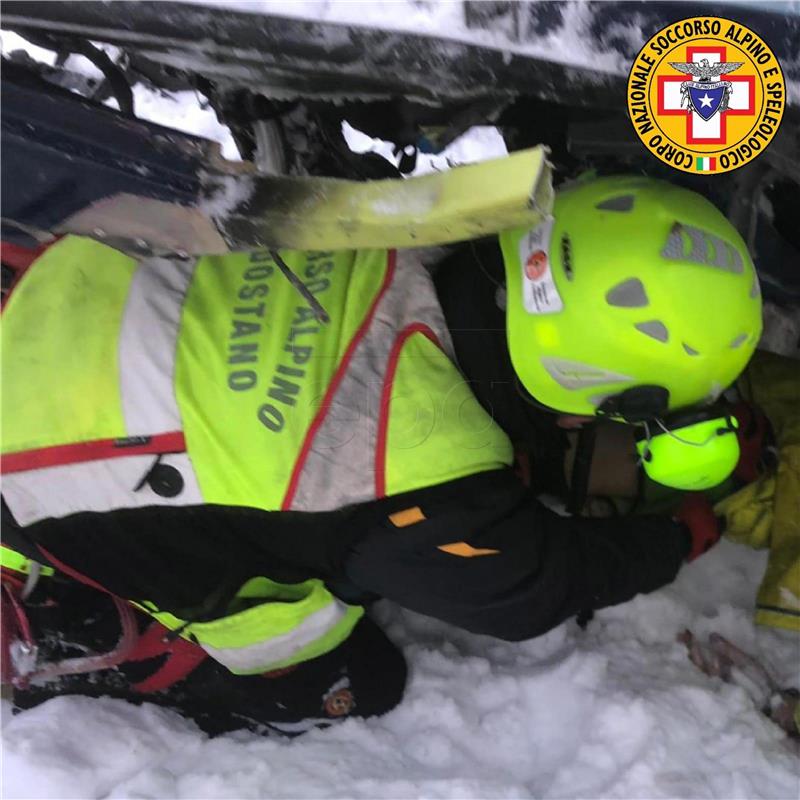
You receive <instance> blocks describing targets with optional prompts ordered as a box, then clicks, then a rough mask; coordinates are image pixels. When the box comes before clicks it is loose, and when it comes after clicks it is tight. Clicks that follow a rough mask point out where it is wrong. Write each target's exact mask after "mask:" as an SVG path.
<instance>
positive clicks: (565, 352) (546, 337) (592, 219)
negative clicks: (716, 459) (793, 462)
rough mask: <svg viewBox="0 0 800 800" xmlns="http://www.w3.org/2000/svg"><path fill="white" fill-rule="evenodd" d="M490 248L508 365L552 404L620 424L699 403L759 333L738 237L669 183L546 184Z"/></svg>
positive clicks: (750, 270)
mask: <svg viewBox="0 0 800 800" xmlns="http://www.w3.org/2000/svg"><path fill="white" fill-rule="evenodd" d="M500 244H501V248H502V250H503V258H504V261H505V266H506V279H507V306H506V322H507V334H508V346H509V351H510V354H511V360H512V362H513V365H514V370H515V372H516V373H517V376H518V377H519V380H520V382H521V383H522V385H523V386H524V387H525V389H526V390H527V392H528V393H529V394H530V395H531V396H532V397H533V398H534V399H535V400H536V401H537V402H539V403H541V404H542V405H544V406H547V407H549V408H551V409H554V410H556V411H559V412H562V413H568V414H580V415H591V414H595V413H607V414H609V415H610V416H612V417H617V418H622V419H628V421H632V422H633V421H638V420H644V419H648V418H650V419H652V418H655V417H659V416H663V415H664V414H665V413H667V412H668V411H674V410H676V409H683V408H687V407H690V406H694V405H696V404H707V403H710V402H712V401H713V400H715V399H716V398H717V397H718V396H719V394H720V393H721V392H722V391H723V390H724V389H725V388H726V387H728V386H729V385H730V384H731V383H732V382H733V381H734V380H735V379H736V377H737V376H738V375H739V373H740V372H741V371H742V370H743V368H744V367H745V365H746V364H747V362H748V360H749V359H750V356H751V355H752V353H753V350H754V349H755V346H756V343H757V342H758V339H759V336H760V334H761V324H762V323H761V296H760V291H759V285H758V278H757V277H756V271H755V268H754V267H753V262H752V261H751V259H750V256H749V254H748V252H747V247H746V246H745V243H744V242H743V240H742V238H741V236H740V235H739V234H738V233H737V231H736V229H735V228H734V227H733V225H731V223H730V222H728V220H727V219H726V218H725V217H724V216H723V214H722V213H721V212H720V211H719V210H718V209H717V208H716V207H715V206H713V205H712V204H711V203H710V202H709V201H708V200H706V199H705V198H704V197H703V196H702V195H699V194H697V193H696V192H692V191H689V190H687V189H683V188H680V187H678V186H674V185H672V184H670V183H667V182H664V181H659V180H654V179H652V178H647V177H640V176H630V177H626V176H618V177H607V178H596V179H591V180H587V181H584V182H579V183H575V184H573V185H571V186H569V187H567V188H564V189H562V190H561V191H559V192H557V194H556V197H555V202H554V206H553V212H552V216H550V217H547V218H546V219H545V220H544V221H543V222H542V223H541V224H540V225H538V226H536V227H535V228H533V229H528V228H517V229H513V230H509V231H506V232H504V233H502V234H501V235H500ZM620 397H624V398H628V399H629V400H631V401H632V402H630V403H627V406H626V404H624V403H623V404H621V405H620V404H619V403H618V402H617V401H618V399H619V398H620ZM626 407H627V408H633V409H634V410H635V413H634V414H628V413H626V411H625V408H626ZM731 438H734V437H731Z"/></svg>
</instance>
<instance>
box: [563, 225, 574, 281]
mask: <svg viewBox="0 0 800 800" xmlns="http://www.w3.org/2000/svg"><path fill="white" fill-rule="evenodd" d="M561 264H562V265H563V267H564V273H565V274H566V276H567V279H568V280H572V275H573V272H572V242H571V241H570V238H569V236H567V234H566V233H565V234H564V235H563V236H562V237H561Z"/></svg>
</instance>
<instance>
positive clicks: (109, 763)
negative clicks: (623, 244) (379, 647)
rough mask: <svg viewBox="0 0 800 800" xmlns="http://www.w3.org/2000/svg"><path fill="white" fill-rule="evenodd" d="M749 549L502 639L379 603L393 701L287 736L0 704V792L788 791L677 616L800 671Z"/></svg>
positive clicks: (83, 706)
mask: <svg viewBox="0 0 800 800" xmlns="http://www.w3.org/2000/svg"><path fill="white" fill-rule="evenodd" d="M764 565H765V557H764V554H763V553H758V552H755V551H752V550H750V549H748V548H745V547H743V546H740V545H734V544H731V543H728V542H723V543H721V544H720V545H719V546H718V547H717V548H716V549H715V550H714V551H713V552H711V553H709V554H708V555H707V556H704V557H703V558H701V559H699V560H698V561H697V562H695V563H694V564H692V565H691V566H688V567H686V568H685V569H684V570H683V571H682V572H681V574H680V575H679V577H678V580H677V581H676V582H675V583H674V584H672V585H671V586H669V587H667V588H665V589H662V590H661V591H658V592H655V593H654V594H651V595H647V596H640V597H637V598H636V599H634V600H633V601H631V602H629V603H626V604H624V605H621V606H617V607H615V608H611V609H607V610H605V611H601V612H599V613H598V614H597V616H596V618H595V619H594V621H593V622H591V623H590V624H589V627H588V629H587V630H586V631H585V632H583V631H581V630H580V628H578V627H577V626H576V625H575V623H573V622H569V623H566V624H564V625H562V626H561V627H559V628H557V629H556V630H554V631H552V632H551V633H549V634H547V635H546V636H543V637H540V638H539V639H535V640H533V641H529V642H524V643H520V644H511V643H506V642H501V641H498V640H495V639H490V638H487V637H483V636H475V635H471V634H468V633H465V632H464V631H460V630H457V629H455V628H452V627H449V626H447V625H445V624H443V623H439V622H436V621H434V620H431V619H429V618H426V617H422V616H419V615H416V614H412V613H410V612H406V611H402V610H400V609H399V608H397V607H395V606H393V605H391V604H388V603H381V604H379V606H378V607H377V608H376V610H375V613H376V615H377V617H378V619H379V621H380V622H381V623H382V624H383V625H384V627H385V628H386V630H387V632H388V633H389V635H390V636H391V637H392V639H393V640H394V641H396V642H398V643H399V644H400V645H402V647H403V649H404V651H405V654H406V657H407V658H408V661H409V663H410V667H411V669H410V680H409V685H408V690H407V694H406V698H405V700H404V701H403V702H402V704H401V705H400V706H399V707H398V708H396V709H395V710H394V711H392V712H390V713H389V714H387V715H386V716H384V717H382V718H379V719H372V720H366V721H365V720H357V719H351V720H348V721H346V722H344V723H342V724H340V725H338V726H336V727H333V728H329V729H327V730H319V731H312V732H311V733H308V734H305V735H304V736H301V737H300V738H297V739H294V740H286V739H278V738H275V739H273V738H262V737H259V736H256V735H253V734H249V733H237V734H230V735H226V736H222V737H219V738H216V739H209V738H208V737H206V736H205V735H204V734H202V733H201V732H200V731H199V730H198V729H197V728H195V727H194V725H193V724H192V723H191V722H187V721H186V720H184V719H182V718H181V717H179V716H178V715H176V714H174V713H172V712H168V711H164V710H162V709H158V708H155V707H153V706H142V707H136V706H133V705H128V704H126V703H124V702H122V701H116V700H93V699H88V698H69V697H62V698H56V699H54V700H50V701H48V702H47V703H45V704H44V705H42V706H39V707H38V708H36V709H32V710H30V711H27V712H24V713H22V714H20V715H18V716H15V717H11V715H10V714H9V713H8V711H9V709H8V704H6V707H5V708H4V712H5V713H4V727H3V745H4V758H3V774H2V777H3V796H4V797H5V798H6V799H7V800H11V798H72V797H74V798H101V797H113V798H168V797H169V798H172V797H174V798H317V797H336V798H338V797H353V798H375V797H386V798H423V797H424V798H434V797H437V798H489V797H493V798H494V797H496V798H512V797H513V798H518V797H549V798H571V797H582V798H600V797H602V798H672V797H682V798H748V800H749V799H751V798H770V799H775V798H787V800H792V799H793V798H797V797H798V796H800V759H798V758H797V756H796V755H794V754H792V753H791V752H790V751H789V750H788V749H787V746H786V739H785V738H784V735H783V734H782V733H781V732H780V731H779V730H778V729H777V728H776V727H775V726H774V725H773V724H772V723H770V722H769V721H768V720H767V719H766V718H765V717H764V716H762V715H761V714H760V713H759V711H758V710H757V709H756V708H755V707H754V705H753V703H752V702H751V700H750V699H749V697H748V696H747V695H746V693H745V692H744V691H743V690H742V689H741V688H739V687H737V686H732V685H730V684H725V683H721V682H720V681H719V680H718V679H712V678H708V677H706V676H705V675H703V674H702V673H701V672H699V671H698V670H697V669H696V668H695V667H694V666H693V665H692V664H691V663H690V662H689V660H688V659H687V657H686V653H685V650H684V648H683V646H682V645H679V644H678V643H677V642H676V641H675V636H676V634H677V633H678V632H679V631H680V630H682V629H683V628H685V627H690V628H692V629H693V630H694V631H695V633H697V634H698V635H704V634H706V633H708V632H710V631H712V630H716V631H719V632H720V633H722V634H723V635H725V636H727V637H728V638H729V639H731V640H732V641H734V642H736V643H737V644H738V645H739V646H741V647H743V648H744V649H746V650H750V651H751V652H754V653H757V654H759V655H760V656H762V657H763V658H764V660H765V661H766V662H767V663H768V664H769V665H770V667H771V668H772V669H773V671H774V672H775V674H776V676H777V677H778V678H779V679H780V680H781V681H782V682H783V683H784V684H785V685H798V684H800V652H799V651H798V648H799V647H800V642H799V641H798V639H797V638H796V637H794V636H791V635H789V634H782V633H779V632H777V631H773V630H766V629H757V628H756V627H755V626H754V625H753V622H752V609H753V602H754V598H755V592H756V588H757V585H758V582H759V580H760V578H761V575H762V573H763V569H764Z"/></svg>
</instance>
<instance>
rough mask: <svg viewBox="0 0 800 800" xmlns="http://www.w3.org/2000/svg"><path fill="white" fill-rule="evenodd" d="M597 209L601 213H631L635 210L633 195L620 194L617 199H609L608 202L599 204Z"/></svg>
mask: <svg viewBox="0 0 800 800" xmlns="http://www.w3.org/2000/svg"><path fill="white" fill-rule="evenodd" d="M595 208H597V209H599V210H600V211H630V210H631V209H632V208H633V195H632V194H620V195H617V196H616V197H609V199H608V200H603V202H602V203H598V204H597V205H596V206H595Z"/></svg>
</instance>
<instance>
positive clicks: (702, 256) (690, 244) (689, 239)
mask: <svg viewBox="0 0 800 800" xmlns="http://www.w3.org/2000/svg"><path fill="white" fill-rule="evenodd" d="M661 255H662V257H663V258H667V259H670V260H672V261H691V262H692V263H694V264H702V265H703V266H705V267H715V268H716V269H721V270H724V271H725V272H733V273H734V274H737V275H741V274H742V272H744V261H743V260H742V256H741V254H740V253H739V251H738V250H737V249H736V248H735V247H734V246H733V245H732V244H730V242H726V241H724V240H723V239H720V238H719V237H718V236H714V234H712V233H708V232H706V231H704V230H701V229H700V228H695V227H694V225H682V224H681V223H680V222H676V223H675V224H674V225H673V226H672V228H671V229H670V232H669V236H668V237H667V242H666V244H665V245H664V247H663V249H662V250H661Z"/></svg>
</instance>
